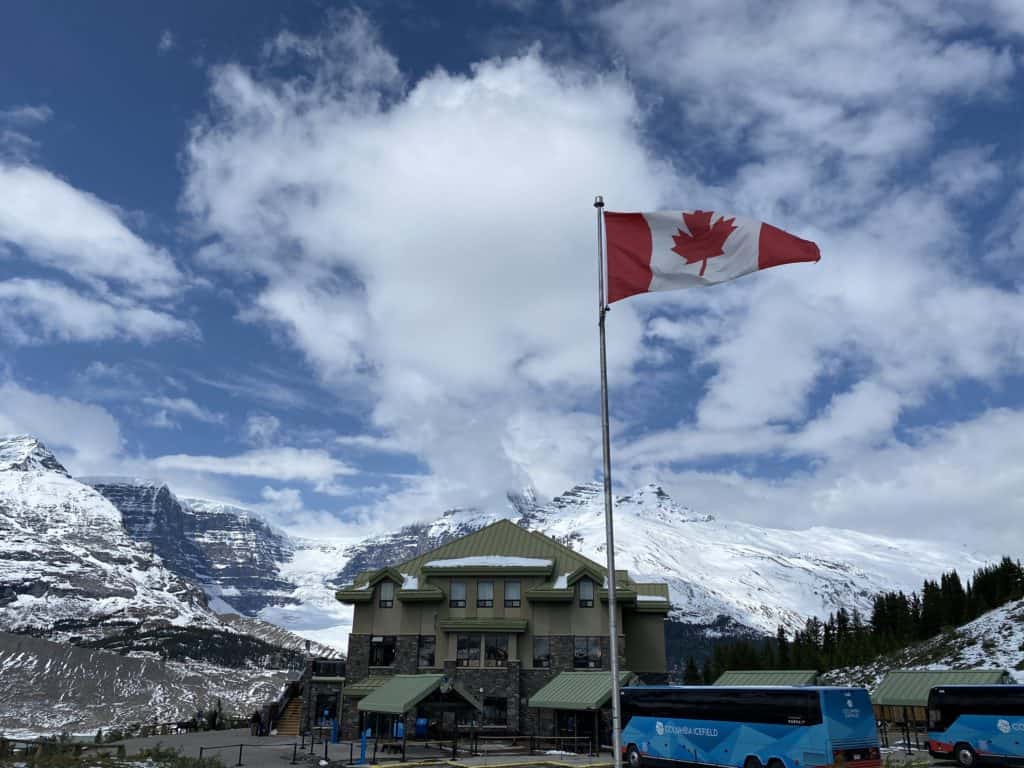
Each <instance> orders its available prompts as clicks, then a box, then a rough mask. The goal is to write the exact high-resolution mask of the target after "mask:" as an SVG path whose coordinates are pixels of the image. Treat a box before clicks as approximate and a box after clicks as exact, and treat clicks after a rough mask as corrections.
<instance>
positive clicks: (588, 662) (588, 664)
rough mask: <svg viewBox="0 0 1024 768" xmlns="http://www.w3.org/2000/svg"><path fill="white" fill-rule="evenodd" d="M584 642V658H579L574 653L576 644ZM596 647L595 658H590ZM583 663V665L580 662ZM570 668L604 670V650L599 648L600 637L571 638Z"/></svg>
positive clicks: (582, 636)
mask: <svg viewBox="0 0 1024 768" xmlns="http://www.w3.org/2000/svg"><path fill="white" fill-rule="evenodd" d="M580 641H586V644H587V653H586V656H579V655H578V654H577V653H576V648H577V644H578V643H579V642H580ZM595 646H596V648H597V658H596V662H597V663H596V664H595V663H594V662H595V658H594V657H593V656H592V653H591V652H592V650H593V649H594V647H595ZM580 660H582V661H583V663H581V662H580ZM572 667H573V669H604V649H603V648H602V647H601V635H574V636H573V638H572Z"/></svg>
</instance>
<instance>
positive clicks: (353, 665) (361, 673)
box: [345, 635, 370, 684]
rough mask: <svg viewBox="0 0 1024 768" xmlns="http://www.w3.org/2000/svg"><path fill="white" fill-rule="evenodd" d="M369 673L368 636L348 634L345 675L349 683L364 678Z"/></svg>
mask: <svg viewBox="0 0 1024 768" xmlns="http://www.w3.org/2000/svg"><path fill="white" fill-rule="evenodd" d="M369 675H370V636H369V635H349V636H348V658H347V659H346V667H345V676H346V677H347V681H346V682H348V683H349V684H352V683H358V682H359V681H360V680H365V679H366V678H367V677H369Z"/></svg>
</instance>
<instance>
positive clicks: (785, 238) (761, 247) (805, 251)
mask: <svg viewBox="0 0 1024 768" xmlns="http://www.w3.org/2000/svg"><path fill="white" fill-rule="evenodd" d="M820 260H821V251H820V250H819V249H818V245H817V243H812V242H811V241H810V240H802V239H800V238H799V237H797V236H796V235H791V234H789V232H783V231H782V230H781V229H779V228H778V227H773V226H772V225H771V224H761V236H760V238H759V243H758V249H757V268H758V269H768V268H769V267H777V266H779V265H780V264H794V263H796V262H799V261H820Z"/></svg>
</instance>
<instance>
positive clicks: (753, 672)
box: [715, 669, 818, 685]
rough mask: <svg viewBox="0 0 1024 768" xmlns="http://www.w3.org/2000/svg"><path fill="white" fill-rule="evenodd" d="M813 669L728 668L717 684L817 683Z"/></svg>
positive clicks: (816, 674)
mask: <svg viewBox="0 0 1024 768" xmlns="http://www.w3.org/2000/svg"><path fill="white" fill-rule="evenodd" d="M817 684H818V673H817V672H815V671H814V670H813V669H727V670H726V671H725V672H723V673H722V674H721V675H720V676H719V678H718V679H717V680H715V685H817Z"/></svg>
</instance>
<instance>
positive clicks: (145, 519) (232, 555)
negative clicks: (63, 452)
mask: <svg viewBox="0 0 1024 768" xmlns="http://www.w3.org/2000/svg"><path fill="white" fill-rule="evenodd" d="M80 479H81V482H83V483H86V484H87V485H90V486H92V487H93V488H95V489H96V490H97V491H99V492H100V493H101V494H103V495H104V496H105V497H106V498H107V499H108V500H109V501H110V503H111V504H113V505H114V506H115V507H117V509H118V510H119V511H120V512H121V518H122V520H123V522H124V527H125V530H126V531H127V532H128V535H129V536H131V537H132V538H133V539H134V540H135V541H137V542H140V543H144V544H147V545H149V546H151V547H152V549H153V551H154V552H155V553H156V554H158V555H159V556H160V557H161V558H162V559H163V561H164V564H165V565H166V566H167V567H168V568H169V569H170V570H172V571H174V573H176V574H178V575H179V576H181V577H182V578H185V579H189V580H190V581H192V582H194V583H196V584H200V585H202V587H203V590H204V591H205V592H206V594H207V596H208V597H209V599H210V607H211V608H212V609H213V610H215V611H218V612H225V611H237V612H240V613H243V614H249V615H256V614H257V613H258V612H259V611H260V609H262V608H264V607H266V606H268V605H277V604H280V603H283V602H288V601H289V600H290V597H289V592H290V590H291V584H289V583H288V582H286V581H283V580H281V579H279V578H277V577H276V573H277V563H279V562H282V561H285V560H288V559H290V557H291V550H292V543H291V541H290V539H289V538H288V537H287V536H286V535H284V534H282V533H280V532H278V531H275V530H274V529H273V528H271V527H270V526H269V525H267V523H266V522H264V521H263V520H262V519H261V518H259V517H258V516H257V515H255V514H254V513H252V512H250V511H249V510H247V509H241V508H238V507H232V506H230V505H227V504H220V503H217V502H210V501H205V500H202V499H178V497H177V496H175V494H174V492H173V491H171V489H170V488H169V487H168V486H167V485H166V484H164V483H161V482H158V481H153V480H146V479H142V478H128V477H86V478H80Z"/></svg>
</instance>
